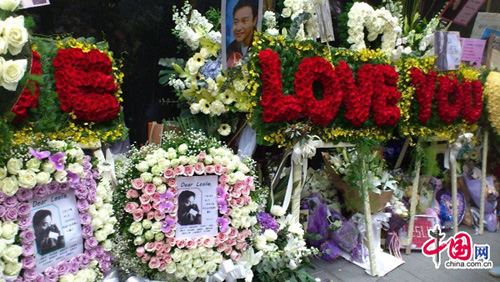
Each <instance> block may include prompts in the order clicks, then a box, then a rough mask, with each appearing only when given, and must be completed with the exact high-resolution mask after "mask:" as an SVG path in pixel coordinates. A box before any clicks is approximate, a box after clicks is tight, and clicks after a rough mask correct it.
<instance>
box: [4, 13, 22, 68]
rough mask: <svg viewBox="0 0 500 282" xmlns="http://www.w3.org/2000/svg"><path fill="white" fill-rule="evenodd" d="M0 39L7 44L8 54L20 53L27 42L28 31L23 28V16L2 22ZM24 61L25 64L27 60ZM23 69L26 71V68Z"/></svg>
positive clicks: (9, 18)
mask: <svg viewBox="0 0 500 282" xmlns="http://www.w3.org/2000/svg"><path fill="white" fill-rule="evenodd" d="M2 37H3V38H4V39H5V41H7V43H9V52H10V53H11V54H12V55H14V56H15V55H17V54H19V53H21V50H22V49H23V46H24V44H26V42H28V31H27V30H26V28H25V27H24V16H19V17H15V18H13V17H8V18H7V19H6V20H5V21H4V30H3V36H2ZM24 61H26V63H27V60H24ZM24 69H25V70H26V66H25V68H24ZM23 73H24V72H23Z"/></svg>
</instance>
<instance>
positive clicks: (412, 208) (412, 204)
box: [406, 144, 421, 255]
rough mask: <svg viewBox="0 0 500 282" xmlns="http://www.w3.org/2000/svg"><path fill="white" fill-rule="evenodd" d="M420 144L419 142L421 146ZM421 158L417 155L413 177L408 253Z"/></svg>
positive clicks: (415, 207)
mask: <svg viewBox="0 0 500 282" xmlns="http://www.w3.org/2000/svg"><path fill="white" fill-rule="evenodd" d="M419 145H420V144H417V146H419ZM420 162H421V160H420V158H419V157H417V160H416V162H415V178H414V179H413V188H412V191H411V192H412V193H411V202H410V223H409V225H408V245H407V246H406V254H407V255H409V254H411V242H412V240H413V226H415V213H416V212H417V195H418V185H419V184H418V182H419V180H420Z"/></svg>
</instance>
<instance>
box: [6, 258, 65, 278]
mask: <svg viewBox="0 0 500 282" xmlns="http://www.w3.org/2000/svg"><path fill="white" fill-rule="evenodd" d="M22 267H23V264H22V263H20V262H9V263H6V264H5V267H4V269H3V274H5V278H8V279H16V278H17V277H18V276H19V273H20V272H21V269H22ZM59 281H61V280H59Z"/></svg>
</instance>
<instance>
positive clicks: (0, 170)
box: [0, 167, 7, 180]
mask: <svg viewBox="0 0 500 282" xmlns="http://www.w3.org/2000/svg"><path fill="white" fill-rule="evenodd" d="M5 177H7V168H5V167H0V180H2V179H4V178H5Z"/></svg>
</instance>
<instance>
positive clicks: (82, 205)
mask: <svg viewBox="0 0 500 282" xmlns="http://www.w3.org/2000/svg"><path fill="white" fill-rule="evenodd" d="M76 206H77V208H78V211H79V212H82V213H83V212H86V211H87V210H88V209H89V202H88V201H87V200H78V201H76Z"/></svg>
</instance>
